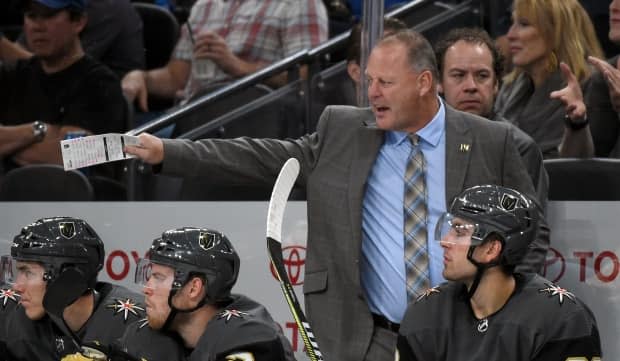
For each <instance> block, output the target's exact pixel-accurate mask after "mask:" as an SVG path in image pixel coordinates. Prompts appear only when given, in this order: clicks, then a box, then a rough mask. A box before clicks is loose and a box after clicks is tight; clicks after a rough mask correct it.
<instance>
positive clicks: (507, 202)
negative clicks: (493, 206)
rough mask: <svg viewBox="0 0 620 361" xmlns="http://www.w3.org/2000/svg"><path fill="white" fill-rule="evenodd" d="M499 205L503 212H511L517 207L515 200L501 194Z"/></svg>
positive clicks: (508, 195)
mask: <svg viewBox="0 0 620 361" xmlns="http://www.w3.org/2000/svg"><path fill="white" fill-rule="evenodd" d="M500 204H501V206H502V208H504V210H506V211H512V210H513V209H515V207H516V206H517V198H516V197H513V196H511V195H510V194H503V195H502V200H501V201H500Z"/></svg>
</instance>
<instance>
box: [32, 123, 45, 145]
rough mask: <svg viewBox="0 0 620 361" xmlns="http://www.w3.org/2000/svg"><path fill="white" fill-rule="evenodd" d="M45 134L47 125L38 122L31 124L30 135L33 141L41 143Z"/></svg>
mask: <svg viewBox="0 0 620 361" xmlns="http://www.w3.org/2000/svg"><path fill="white" fill-rule="evenodd" d="M45 134H47V124H45V123H43V122H41V121H38V120H37V121H35V122H34V123H32V135H33V136H34V140H35V141H37V142H40V141H42V140H43V138H45Z"/></svg>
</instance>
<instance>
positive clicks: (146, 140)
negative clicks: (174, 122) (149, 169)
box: [125, 133, 164, 165]
mask: <svg viewBox="0 0 620 361" xmlns="http://www.w3.org/2000/svg"><path fill="white" fill-rule="evenodd" d="M138 138H140V146H137V147H136V146H131V145H128V146H126V147H125V152H126V153H129V154H131V155H135V156H136V157H138V158H140V159H142V160H143V161H144V162H146V163H148V164H152V165H155V164H159V163H161V162H163V161H164V143H163V142H162V140H161V139H159V138H157V137H156V136H154V135H151V134H148V133H142V134H140V135H139V136H138Z"/></svg>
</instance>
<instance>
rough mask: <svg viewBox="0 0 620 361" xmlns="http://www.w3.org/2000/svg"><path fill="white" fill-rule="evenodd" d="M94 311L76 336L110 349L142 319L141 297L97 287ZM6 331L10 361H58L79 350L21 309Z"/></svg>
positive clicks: (46, 319)
mask: <svg viewBox="0 0 620 361" xmlns="http://www.w3.org/2000/svg"><path fill="white" fill-rule="evenodd" d="M95 290H96V296H95V309H94V311H93V314H92V315H91V317H90V318H89V319H88V321H87V322H86V324H84V326H83V327H82V328H81V329H80V330H79V331H78V332H76V334H77V336H78V337H79V338H80V339H81V340H82V343H84V344H100V345H110V344H111V343H112V342H114V341H115V340H116V339H118V338H120V337H121V336H122V335H123V332H124V331H125V328H126V327H127V326H128V325H129V324H131V323H132V322H136V321H138V320H140V319H142V318H144V317H145V314H144V312H145V311H144V305H143V297H142V295H140V294H137V293H135V292H132V291H130V290H128V289H126V288H124V287H121V286H114V285H111V284H108V283H103V282H101V283H97V285H96V287H95ZM5 321H6V322H5V324H4V325H2V326H0V327H2V328H4V329H5V331H4V332H5V335H6V345H7V354H8V355H10V356H7V358H8V359H9V360H28V361H32V360H38V361H46V360H50V361H51V360H54V361H57V360H60V359H62V358H63V357H64V356H66V355H70V354H74V353H77V352H78V351H79V350H78V348H77V346H76V345H75V343H74V342H73V340H72V338H71V337H69V336H67V335H65V334H63V333H62V332H61V331H60V330H59V329H58V327H56V325H55V324H54V323H53V322H52V321H51V319H50V318H49V317H44V318H43V319H41V320H39V321H32V320H30V319H29V318H28V317H27V316H26V314H25V312H24V309H23V308H22V307H17V308H15V309H14V311H13V312H11V313H10V314H8V315H7V317H6V320H5Z"/></svg>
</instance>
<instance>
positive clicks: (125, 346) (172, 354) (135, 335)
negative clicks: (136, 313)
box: [111, 318, 185, 361]
mask: <svg viewBox="0 0 620 361" xmlns="http://www.w3.org/2000/svg"><path fill="white" fill-rule="evenodd" d="M182 345H183V341H182V340H181V339H180V338H179V337H178V336H177V335H176V334H169V333H167V332H160V331H155V330H153V329H152V328H150V327H149V326H148V321H147V319H146V318H144V319H142V320H140V321H138V322H134V323H132V324H131V325H129V326H128V327H127V329H126V330H125V334H124V335H123V337H122V338H121V339H120V340H118V342H116V343H115V344H114V345H113V351H112V354H113V355H114V356H113V357H111V358H112V361H124V360H140V361H177V360H179V361H180V360H183V359H184V358H185V356H184V354H185V350H184V348H183V346H182ZM114 351H120V353H115V352H114ZM123 354H124V355H127V356H130V357H129V358H125V357H124V355H123Z"/></svg>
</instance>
